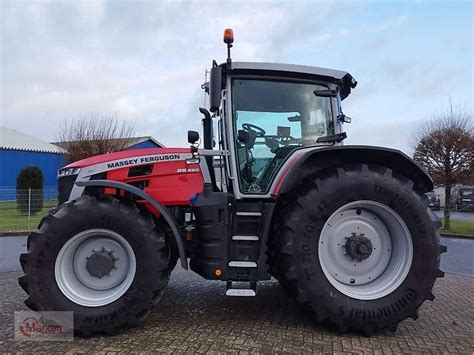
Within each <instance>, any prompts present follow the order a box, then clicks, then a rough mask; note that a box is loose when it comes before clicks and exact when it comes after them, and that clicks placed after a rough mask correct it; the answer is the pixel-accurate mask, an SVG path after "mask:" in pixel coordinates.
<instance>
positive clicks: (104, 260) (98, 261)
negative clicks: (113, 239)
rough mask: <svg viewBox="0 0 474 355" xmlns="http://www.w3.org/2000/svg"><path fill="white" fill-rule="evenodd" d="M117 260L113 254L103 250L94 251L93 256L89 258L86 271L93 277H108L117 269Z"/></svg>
mask: <svg viewBox="0 0 474 355" xmlns="http://www.w3.org/2000/svg"><path fill="white" fill-rule="evenodd" d="M115 260H116V259H115V258H114V255H113V254H112V252H110V251H108V250H106V249H105V248H102V250H100V251H95V250H94V251H93V254H92V255H91V256H89V257H87V263H86V269H87V271H88V272H89V274H90V275H91V276H94V277H98V278H99V279H100V278H101V277H103V276H107V275H109V274H110V272H111V271H112V270H113V269H115Z"/></svg>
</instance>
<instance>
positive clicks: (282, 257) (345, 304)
mask: <svg viewBox="0 0 474 355" xmlns="http://www.w3.org/2000/svg"><path fill="white" fill-rule="evenodd" d="M429 213H432V212H431V211H428V208H427V203H426V200H425V199H424V197H423V196H422V195H421V194H418V193H416V192H415V191H414V190H413V183H412V182H411V181H410V180H408V179H406V178H404V177H401V176H392V172H391V170H390V169H387V168H383V167H380V166H371V167H370V169H369V167H368V166H367V165H350V166H344V167H341V168H338V169H332V170H327V171H325V172H324V173H322V174H321V175H320V176H319V177H318V179H316V180H315V181H314V182H312V183H311V184H308V185H306V186H304V187H303V188H301V189H300V190H299V192H298V193H297V194H296V196H295V197H294V198H293V199H292V200H291V201H289V202H288V203H287V204H286V206H285V207H284V209H283V211H282V214H281V216H282V218H281V220H282V223H281V224H280V225H279V228H278V229H277V230H276V231H275V233H276V235H275V240H274V242H273V244H272V245H273V248H275V250H274V251H273V255H274V257H273V258H272V263H273V265H272V266H273V268H274V269H275V274H276V275H277V276H278V279H279V281H280V282H281V284H282V286H283V287H284V289H285V291H287V293H288V294H290V295H291V296H292V297H294V298H295V299H296V301H297V303H298V304H299V305H300V306H301V307H302V308H303V309H305V310H309V312H310V313H312V314H313V315H314V316H315V318H316V320H317V321H319V322H321V323H329V324H332V325H334V326H335V327H336V328H338V329H339V330H341V331H347V330H359V331H362V332H363V333H364V334H370V333H372V332H374V331H376V330H377V329H382V328H385V327H387V328H389V329H390V330H392V331H395V330H396V327H397V325H398V323H399V322H401V321H403V320H404V319H406V318H407V317H411V318H413V319H416V318H417V317H418V314H417V310H418V308H419V307H420V306H421V304H422V303H423V302H424V301H425V300H426V299H430V300H433V299H434V296H433V294H432V292H431V291H432V288H433V285H434V282H435V280H436V278H437V277H442V276H443V275H444V273H443V272H442V271H440V270H439V258H440V253H441V252H442V251H445V247H441V246H440V245H439V244H438V241H439V235H438V233H437V225H435V223H434V222H433V221H432V219H431V218H430V215H429Z"/></svg>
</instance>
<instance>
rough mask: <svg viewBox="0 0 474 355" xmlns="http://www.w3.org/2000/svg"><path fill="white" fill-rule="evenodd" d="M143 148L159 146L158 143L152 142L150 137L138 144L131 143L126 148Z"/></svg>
mask: <svg viewBox="0 0 474 355" xmlns="http://www.w3.org/2000/svg"><path fill="white" fill-rule="evenodd" d="M144 148H161V147H160V146H159V145H158V144H156V143H155V142H153V141H152V140H151V139H148V140H146V141H143V142H141V143H138V144H134V145H131V146H130V147H128V148H127V150H132V149H144Z"/></svg>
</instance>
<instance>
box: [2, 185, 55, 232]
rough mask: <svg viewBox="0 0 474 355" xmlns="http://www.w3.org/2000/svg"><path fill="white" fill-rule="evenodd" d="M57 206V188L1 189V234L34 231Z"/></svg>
mask: <svg viewBox="0 0 474 355" xmlns="http://www.w3.org/2000/svg"><path fill="white" fill-rule="evenodd" d="M56 205H57V190H56V188H49V187H47V188H44V189H43V190H35V189H25V190H16V189H15V188H0V233H2V232H18V231H30V230H34V229H36V227H37V226H38V223H39V221H40V220H41V218H43V217H44V215H46V214H47V213H48V210H49V209H50V208H52V207H55V206H56Z"/></svg>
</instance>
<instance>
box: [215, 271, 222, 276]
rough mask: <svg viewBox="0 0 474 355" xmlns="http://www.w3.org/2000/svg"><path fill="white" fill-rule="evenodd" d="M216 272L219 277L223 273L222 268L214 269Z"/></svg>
mask: <svg viewBox="0 0 474 355" xmlns="http://www.w3.org/2000/svg"><path fill="white" fill-rule="evenodd" d="M214 274H215V275H216V276H217V277H220V276H221V275H222V270H221V269H216V270H215V271H214Z"/></svg>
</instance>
